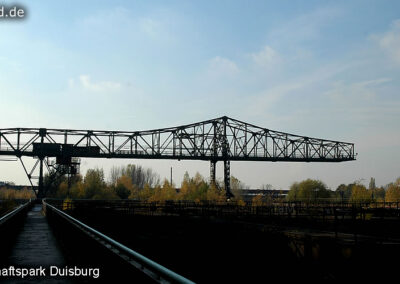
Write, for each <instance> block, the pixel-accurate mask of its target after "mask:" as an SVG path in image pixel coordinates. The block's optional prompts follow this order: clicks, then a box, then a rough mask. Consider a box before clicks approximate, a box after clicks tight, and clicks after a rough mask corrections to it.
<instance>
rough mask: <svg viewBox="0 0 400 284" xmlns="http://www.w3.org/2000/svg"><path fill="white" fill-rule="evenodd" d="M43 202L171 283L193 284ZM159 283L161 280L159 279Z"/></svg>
mask: <svg viewBox="0 0 400 284" xmlns="http://www.w3.org/2000/svg"><path fill="white" fill-rule="evenodd" d="M43 203H44V204H45V206H46V207H47V206H48V207H50V208H51V209H52V210H54V211H55V212H57V213H58V214H61V215H62V216H64V217H65V218H67V219H68V220H70V221H72V222H74V223H76V224H77V225H79V226H82V227H83V228H85V229H86V230H88V231H89V232H91V233H92V234H94V235H96V236H97V237H99V238H101V239H103V240H104V241H106V242H108V243H109V244H111V245H113V246H114V247H117V248H118V249H120V250H122V251H123V252H124V253H126V254H128V255H129V256H130V257H131V258H132V259H133V260H134V261H137V262H139V263H140V264H141V265H143V266H145V267H146V269H148V270H150V271H152V272H153V273H155V274H156V275H157V276H159V277H161V278H164V279H168V280H171V281H172V282H173V283H182V284H183V283H184V284H192V283H193V284H194V282H193V281H191V280H189V279H187V278H185V277H183V276H181V275H179V274H177V273H175V272H173V271H172V270H169V269H168V268H166V267H164V266H162V265H160V264H158V263H156V262H155V261H153V260H151V259H149V258H147V257H145V256H143V255H141V254H140V253H138V252H136V251H134V250H132V249H130V248H128V247H126V246H124V245H123V244H120V243H119V242H117V241H115V240H113V239H112V238H110V237H108V236H106V235H104V234H102V233H100V232H99V231H97V230H95V229H93V228H91V227H89V226H88V225H86V224H84V223H82V222H81V221H79V220H77V219H75V218H74V217H72V216H70V215H68V214H66V213H65V212H63V211H61V210H59V209H57V208H56V207H54V206H53V205H50V204H49V203H47V202H46V201H45V200H43ZM159 282H160V283H161V282H162V281H159Z"/></svg>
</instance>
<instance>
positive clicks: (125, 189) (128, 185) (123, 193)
mask: <svg viewBox="0 0 400 284" xmlns="http://www.w3.org/2000/svg"><path fill="white" fill-rule="evenodd" d="M132 189H133V186H132V181H131V179H130V177H127V176H125V175H123V176H121V177H120V178H119V179H118V180H117V185H116V187H115V194H116V195H117V196H118V197H119V198H121V199H127V198H128V197H129V196H130V195H131V192H132Z"/></svg>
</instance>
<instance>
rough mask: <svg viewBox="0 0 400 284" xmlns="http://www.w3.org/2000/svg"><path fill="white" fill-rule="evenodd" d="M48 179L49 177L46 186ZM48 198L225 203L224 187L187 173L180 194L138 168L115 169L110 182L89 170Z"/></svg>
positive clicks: (56, 186)
mask: <svg viewBox="0 0 400 284" xmlns="http://www.w3.org/2000/svg"><path fill="white" fill-rule="evenodd" d="M48 179H49V177H47V178H46V179H45V182H46V180H48ZM232 188H233V191H238V190H239V189H240V188H241V183H240V182H239V181H238V180H237V179H236V178H234V177H232ZM47 196H49V197H55V198H66V197H70V198H73V199H138V200H143V201H149V202H152V201H165V200H194V201H200V200H209V201H212V200H215V201H224V200H226V197H225V196H226V193H225V190H224V188H223V186H221V185H219V184H217V185H212V184H210V183H209V182H208V181H207V180H206V179H205V178H204V177H203V176H201V175H200V174H199V173H196V175H195V176H194V177H190V176H189V174H188V173H187V172H186V173H185V175H184V177H183V181H182V184H181V185H180V187H179V190H177V189H176V187H175V185H173V184H171V183H170V182H169V181H168V180H167V179H164V180H163V181H162V182H161V181H160V177H159V175H158V174H157V173H155V172H153V171H152V170H151V169H146V168H143V167H142V166H137V165H128V166H126V167H114V168H112V169H111V172H110V180H109V181H108V182H107V181H105V176H104V171H103V170H102V169H89V170H88V171H87V172H86V175H85V176H84V177H83V176H80V175H77V176H75V177H73V178H72V180H71V181H70V186H69V188H68V181H67V180H66V178H65V177H63V178H62V179H61V180H59V182H58V184H57V183H56V184H54V183H53V185H52V187H51V188H49V191H48V194H47ZM238 196H240V194H238ZM239 199H240V198H238V200H239Z"/></svg>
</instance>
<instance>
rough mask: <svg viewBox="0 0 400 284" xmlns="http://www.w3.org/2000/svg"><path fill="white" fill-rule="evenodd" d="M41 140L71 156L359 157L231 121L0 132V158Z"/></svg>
mask: <svg viewBox="0 0 400 284" xmlns="http://www.w3.org/2000/svg"><path fill="white" fill-rule="evenodd" d="M42 139H43V143H46V144H59V145H61V146H62V145H67V144H69V145H71V146H73V147H74V149H76V150H73V151H72V152H69V153H70V154H69V155H71V156H73V157H106V158H111V157H114V158H118V157H119V158H155V159H157V158H167V159H192V160H213V161H223V160H250V161H257V160H259V161H310V162H312V161H329V162H340V161H348V160H354V159H355V155H354V144H352V143H346V142H339V141H330V140H325V139H317V138H310V137H305V136H299V135H293V134H289V133H284V132H279V131H274V130H269V129H266V128H261V127H258V126H255V125H252V124H248V123H245V122H241V121H238V120H235V119H231V118H228V117H221V118H217V119H213V120H208V121H203V122H199V123H194V124H189V125H184V126H179V127H171V128H163V129H156V130H147V131H134V132H125V131H94V130H67V129H35V128H9V129H0V155H15V156H17V157H21V156H35V153H34V151H33V148H34V146H33V145H34V144H35V143H41V141H42ZM77 148H80V150H79V151H78V150H77ZM91 148H93V149H95V150H96V151H90V149H91ZM82 149H83V150H82ZM85 149H87V150H86V151H84V150H85ZM60 153H61V152H60ZM63 153H64V152H63ZM36 154H37V153H36ZM64 154H65V153H64ZM46 156H57V155H56V154H54V155H52V154H50V155H49V153H46Z"/></svg>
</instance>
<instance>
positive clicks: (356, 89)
mask: <svg viewBox="0 0 400 284" xmlns="http://www.w3.org/2000/svg"><path fill="white" fill-rule="evenodd" d="M390 81H392V79H390V78H378V79H373V80H367V81H361V82H354V83H351V84H345V83H343V82H342V81H340V82H335V83H334V84H333V88H332V89H331V90H329V91H327V92H325V95H327V96H328V97H329V98H330V99H332V100H334V101H336V102H338V103H339V102H341V103H343V104H345V105H346V104H349V103H350V104H358V105H360V104H362V103H363V102H370V101H371V100H373V99H375V97H376V89H377V87H379V86H380V85H382V84H385V83H387V82H390Z"/></svg>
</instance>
